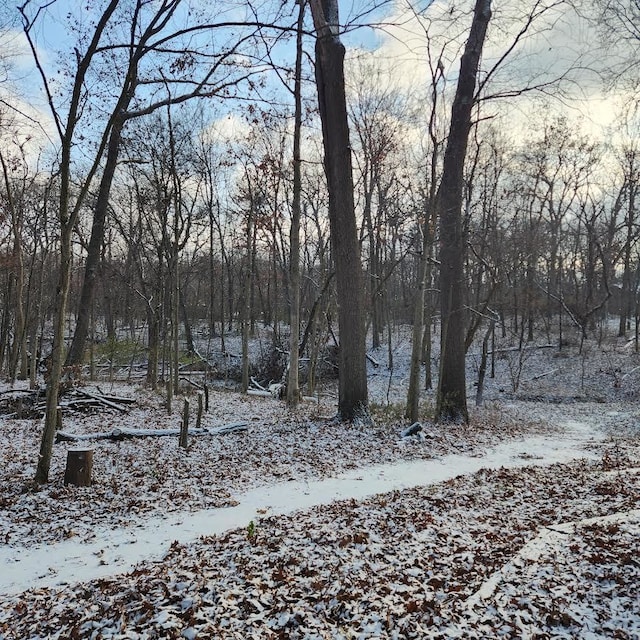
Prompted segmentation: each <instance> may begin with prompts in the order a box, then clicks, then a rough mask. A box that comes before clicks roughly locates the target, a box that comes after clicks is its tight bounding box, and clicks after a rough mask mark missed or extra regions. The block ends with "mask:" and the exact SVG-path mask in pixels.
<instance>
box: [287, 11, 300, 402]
mask: <svg viewBox="0 0 640 640" xmlns="http://www.w3.org/2000/svg"><path fill="white" fill-rule="evenodd" d="M303 20H304V0H300V8H299V11H298V30H297V36H296V69H295V83H294V89H293V95H294V101H295V123H294V130H293V200H292V203H291V231H290V255H289V279H290V292H291V295H290V305H291V308H290V313H289V326H290V331H291V337H290V341H289V379H288V381H287V404H288V405H289V406H290V407H296V406H298V403H299V402H300V380H299V371H298V370H299V359H300V209H301V195H302V170H301V169H302V167H301V158H300V133H301V128H302V94H301V84H302V82H301V80H302V53H303V51H302V28H303Z"/></svg>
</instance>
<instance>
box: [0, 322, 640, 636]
mask: <svg viewBox="0 0 640 640" xmlns="http://www.w3.org/2000/svg"><path fill="white" fill-rule="evenodd" d="M394 345H395V346H394V352H393V356H394V357H393V359H394V367H393V369H392V370H389V369H388V368H387V367H386V366H385V364H386V353H385V351H384V350H383V349H380V350H378V351H375V352H371V355H372V356H373V358H374V359H375V360H377V361H378V362H380V363H381V364H380V366H379V367H374V366H373V364H371V363H370V370H369V384H370V395H371V400H372V406H373V413H374V417H375V420H376V423H375V426H371V427H365V426H357V425H343V424H338V423H336V422H334V421H333V420H332V415H333V413H334V412H335V396H334V395H333V393H332V389H333V387H332V386H331V384H330V383H329V382H328V381H327V382H326V383H325V385H324V387H323V389H324V391H325V393H324V394H323V395H321V396H320V397H319V398H318V399H317V400H316V401H314V402H305V403H303V404H302V405H301V407H300V408H299V409H298V410H297V411H289V410H288V409H287V408H286V407H285V406H284V404H283V403H282V402H281V401H279V400H276V399H274V398H271V397H266V398H265V397H252V396H242V395H240V394H238V393H236V392H233V391H230V390H224V389H220V390H218V391H212V393H211V398H210V408H209V411H208V412H207V413H206V414H205V417H204V420H203V426H206V427H216V426H221V425H224V424H228V423H233V422H237V421H245V422H247V423H248V429H247V430H246V431H244V432H238V433H230V434H226V435H199V436H193V437H191V438H190V441H189V447H188V448H187V449H181V448H180V447H179V446H178V438H177V436H176V437H173V436H170V437H169V436H166V437H148V438H136V439H130V440H122V441H109V440H95V441H90V442H89V444H90V446H91V448H92V449H93V450H94V454H93V455H94V466H93V484H92V486H91V487H88V488H77V487H71V486H67V487H65V486H64V484H63V475H64V466H65V460H66V453H67V450H69V449H72V448H75V447H77V444H73V443H67V442H62V443H59V444H56V445H55V448H54V457H53V461H52V468H51V482H50V483H49V484H48V485H45V486H44V487H42V488H41V489H40V490H38V491H35V490H33V488H32V487H31V486H30V485H31V482H30V481H31V478H32V477H33V474H34V471H35V460H36V456H37V452H38V448H39V439H40V434H41V428H42V425H41V421H40V420H33V419H29V420H18V419H13V418H10V419H6V418H3V417H2V416H0V421H1V422H0V638H1V639H2V640H5V639H6V640H10V639H11V640H13V639H16V640H17V639H21V640H22V639H27V638H31V639H36V638H43V639H44V638H52V639H53V638H114V639H115V638H122V639H124V638H140V639H142V638H239V639H240V638H242V639H244V638H260V639H262V638H265V639H268V638H306V639H308V640H311V639H325V638H326V639H329V638H363V639H364V638H531V639H533V638H539V639H543V638H586V639H591V638H623V639H630V638H633V639H638V638H640V560H639V558H640V403H639V400H640V356H639V355H638V354H637V353H635V352H634V351H633V349H632V348H630V347H629V343H626V342H625V341H620V340H615V339H613V338H611V339H608V340H607V341H603V342H602V343H601V344H600V345H595V344H594V345H588V348H587V349H586V350H583V351H582V353H579V351H578V348H577V346H573V347H571V346H567V347H565V348H563V350H562V351H558V350H557V349H554V348H551V347H546V346H545V345H543V344H540V345H538V346H539V347H542V348H538V349H530V350H527V351H526V352H525V353H524V355H522V354H519V353H518V352H514V351H509V350H504V351H502V352H500V357H499V358H498V359H497V360H496V363H495V365H496V370H495V377H494V378H489V379H488V380H487V384H486V389H485V399H484V403H483V406H482V407H479V408H474V409H472V412H471V414H472V416H471V423H470V424H469V425H467V426H462V425H461V426H446V427H443V426H438V425H434V424H431V423H430V422H429V420H428V419H427V418H426V417H425V420H424V421H423V423H422V427H423V428H422V431H420V432H419V433H418V434H416V435H413V436H410V437H402V432H403V430H404V429H405V428H406V427H407V426H408V425H407V424H406V422H405V421H404V420H403V419H402V404H403V402H404V394H405V393H406V383H407V380H406V375H407V374H406V371H407V368H406V364H407V362H408V355H409V354H408V351H409V346H408V342H407V341H406V339H404V338H403V337H402V336H401V335H398V336H396V340H395V342H394ZM477 364H478V363H477V357H476V356H474V355H473V354H471V355H470V356H469V358H468V367H469V370H468V379H469V383H470V386H469V392H470V394H471V393H473V386H472V385H473V381H474V379H475V376H476V369H477ZM18 388H20V384H17V385H16V386H15V387H14V390H15V389H18ZM85 388H86V389H89V390H93V391H96V392H105V393H107V392H108V393H112V392H114V393H117V394H118V395H128V396H131V397H132V398H135V400H136V403H135V404H134V405H133V406H131V407H130V408H129V410H128V411H127V412H126V413H124V412H115V411H113V412H112V411H109V410H100V411H98V412H95V413H92V414H86V413H80V412H69V413H68V414H66V415H65V416H64V430H65V431H66V432H73V433H77V434H89V433H97V432H105V431H111V430H112V429H127V428H135V427H144V428H147V429H166V428H168V427H176V426H178V424H179V422H180V415H179V414H180V411H179V410H176V411H175V412H174V414H173V415H171V416H169V415H167V412H166V409H165V408H164V402H163V399H162V397H161V396H160V395H159V394H155V393H152V392H151V391H149V390H144V389H142V388H140V387H139V386H137V385H133V384H131V383H124V382H117V383H107V382H103V383H100V384H98V385H97V386H95V384H93V383H91V384H89V383H87V386H86V387H85ZM0 392H3V393H5V394H7V393H10V392H11V390H10V389H9V387H8V386H7V385H3V386H0ZM432 398H433V394H432V392H425V393H424V399H423V409H424V412H425V416H427V415H428V412H429V406H430V404H431V402H432ZM470 404H472V403H470ZM175 406H176V407H177V406H178V405H177V403H175ZM83 444H87V443H86V442H83Z"/></svg>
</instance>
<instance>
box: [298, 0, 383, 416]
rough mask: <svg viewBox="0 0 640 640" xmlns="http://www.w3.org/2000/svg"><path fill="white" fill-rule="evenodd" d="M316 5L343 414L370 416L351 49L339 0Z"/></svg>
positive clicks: (314, 0)
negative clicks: (350, 110) (348, 78)
mask: <svg viewBox="0 0 640 640" xmlns="http://www.w3.org/2000/svg"><path fill="white" fill-rule="evenodd" d="M310 7H311V13H312V15H313V22H314V25H315V30H316V34H317V40H316V84H317V88H318V102H319V106H320V119H321V121H322V138H323V141H324V153H325V159H324V165H325V172H326V175H327V184H328V189H329V220H330V224H331V248H332V254H333V260H334V263H335V267H336V287H337V295H338V326H339V332H340V361H339V362H340V365H339V366H340V372H339V376H340V377H339V383H338V415H339V417H340V418H341V419H342V420H364V421H369V420H370V417H369V411H368V396H367V369H366V361H365V357H366V349H365V332H364V314H363V288H362V281H363V279H362V265H361V263H360V247H359V244H358V233H357V228H356V219H355V211H354V202H353V172H352V166H351V148H350V145H349V126H348V120H347V104H346V95H345V83H344V54H345V49H344V45H343V44H342V42H341V40H340V28H339V22H338V2H337V0H311V1H310Z"/></svg>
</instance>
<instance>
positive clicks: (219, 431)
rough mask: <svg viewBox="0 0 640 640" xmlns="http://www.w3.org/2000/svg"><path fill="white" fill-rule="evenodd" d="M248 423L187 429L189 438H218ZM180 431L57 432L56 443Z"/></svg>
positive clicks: (156, 435)
mask: <svg viewBox="0 0 640 640" xmlns="http://www.w3.org/2000/svg"><path fill="white" fill-rule="evenodd" d="M248 424H249V423H248V422H233V423H231V424H226V425H222V426H221V427H204V428H202V429H189V431H188V435H190V436H220V435H224V434H227V433H237V432H241V431H247V430H248ZM179 434H180V429H114V430H113V431H108V432H99V433H66V432H64V431H58V433H56V442H84V441H88V440H115V441H118V440H129V439H131V438H159V437H163V436H177V435H179Z"/></svg>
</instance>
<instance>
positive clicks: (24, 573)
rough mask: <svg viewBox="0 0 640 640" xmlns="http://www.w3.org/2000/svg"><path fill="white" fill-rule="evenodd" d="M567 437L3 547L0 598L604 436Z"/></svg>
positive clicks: (260, 492)
mask: <svg viewBox="0 0 640 640" xmlns="http://www.w3.org/2000/svg"><path fill="white" fill-rule="evenodd" d="M565 428H566V430H565V433H564V434H562V435H553V436H542V437H541V436H536V437H532V438H527V439H525V440H519V441H511V442H507V443H504V444H501V445H499V446H497V447H495V448H493V449H491V450H489V451H487V452H486V453H485V455H484V456H482V457H470V456H463V455H448V456H445V457H443V458H439V459H431V460H416V461H410V462H403V463H396V464H389V465H381V466H374V467H367V468H364V469H356V470H354V471H352V472H349V473H345V474H341V475H340V476H338V477H336V478H326V479H323V480H317V481H313V482H286V483H280V484H276V485H270V486H264V487H259V488H256V489H253V490H251V491H248V492H246V493H244V494H241V495H238V496H235V499H236V500H237V501H238V504H237V505H236V506H234V507H224V508H219V509H207V510H203V511H196V512H190V513H187V512H183V513H171V514H169V515H167V516H156V517H153V518H149V519H147V520H145V521H144V523H143V524H141V525H139V526H136V527H129V528H126V529H120V530H113V529H96V532H95V533H96V542H92V543H84V544H83V543H79V542H77V541H75V540H67V541H64V542H61V543H58V544H55V545H49V546H43V547H38V548H24V547H9V546H6V547H4V548H0V597H1V596H8V595H11V594H16V593H20V592H22V591H25V590H27V589H30V588H39V587H45V586H57V585H64V584H68V583H76V582H82V581H89V580H93V579H96V578H100V577H106V576H111V575H116V574H119V573H125V572H127V571H130V570H131V569H132V568H133V567H134V566H135V564H136V563H138V562H140V561H142V560H159V559H161V558H162V557H163V555H164V554H165V553H166V551H167V550H168V548H169V546H170V545H171V543H172V542H173V541H175V540H177V541H179V542H181V543H186V542H190V541H192V540H196V539H197V538H199V537H200V536H203V535H215V534H221V533H223V532H225V531H227V530H229V529H233V528H236V527H246V526H247V525H248V523H249V522H250V521H251V520H256V519H258V518H260V517H261V515H265V514H268V515H278V514H288V513H291V512H293V511H297V510H300V509H307V508H310V507H313V506H317V505H322V504H328V503H330V502H332V501H334V500H342V499H349V498H354V499H362V498H365V497H368V496H371V495H375V494H377V493H383V492H388V491H393V490H399V489H405V488H411V487H417V486H426V485H430V484H436V483H438V482H442V481H445V480H448V479H450V478H453V477H455V476H458V475H460V474H466V473H473V472H476V471H478V470H479V469H481V468H499V467H523V466H527V465H547V464H553V463H556V462H567V461H570V460H574V459H579V458H587V457H594V454H593V453H590V451H589V445H591V444H596V443H598V442H599V441H601V440H602V437H603V436H602V434H601V433H600V432H598V431H596V430H595V429H594V428H593V427H592V426H590V425H587V424H585V423H576V422H572V423H570V424H569V423H566V424H565Z"/></svg>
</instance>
